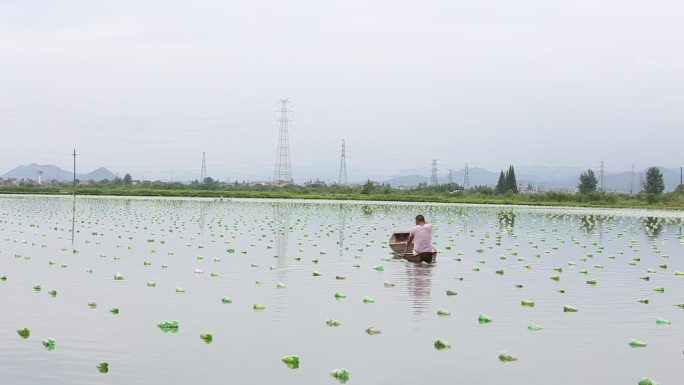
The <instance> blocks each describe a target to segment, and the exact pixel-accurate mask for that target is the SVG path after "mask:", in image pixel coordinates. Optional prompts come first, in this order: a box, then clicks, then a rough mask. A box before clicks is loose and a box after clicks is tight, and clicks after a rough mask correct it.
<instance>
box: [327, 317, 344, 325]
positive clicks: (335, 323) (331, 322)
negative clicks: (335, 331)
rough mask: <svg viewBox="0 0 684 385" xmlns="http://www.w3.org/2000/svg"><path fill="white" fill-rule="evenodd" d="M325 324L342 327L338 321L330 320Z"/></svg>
mask: <svg viewBox="0 0 684 385" xmlns="http://www.w3.org/2000/svg"><path fill="white" fill-rule="evenodd" d="M325 324H326V325H328V326H330V327H338V326H340V325H342V322H340V321H338V320H336V319H332V318H328V319H327V320H325Z"/></svg>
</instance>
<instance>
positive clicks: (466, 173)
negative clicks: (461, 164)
mask: <svg viewBox="0 0 684 385" xmlns="http://www.w3.org/2000/svg"><path fill="white" fill-rule="evenodd" d="M463 189H464V190H469V189H470V170H469V169H468V163H466V164H465V170H464V172H463Z"/></svg>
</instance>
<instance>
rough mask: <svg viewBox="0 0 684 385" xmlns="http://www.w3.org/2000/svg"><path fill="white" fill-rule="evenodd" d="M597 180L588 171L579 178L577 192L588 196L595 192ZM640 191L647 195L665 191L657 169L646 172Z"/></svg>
mask: <svg viewBox="0 0 684 385" xmlns="http://www.w3.org/2000/svg"><path fill="white" fill-rule="evenodd" d="M597 187H598V180H597V179H596V174H595V173H594V170H592V169H588V170H587V171H585V172H583V173H582V174H580V176H579V184H578V185H577V190H578V191H579V193H580V194H590V193H593V192H596V191H597ZM641 187H642V189H643V191H644V192H645V193H647V194H653V195H660V194H662V193H663V191H665V180H664V179H663V173H662V172H660V169H659V168H658V167H651V168H649V169H648V170H646V179H644V182H643V184H642V186H641Z"/></svg>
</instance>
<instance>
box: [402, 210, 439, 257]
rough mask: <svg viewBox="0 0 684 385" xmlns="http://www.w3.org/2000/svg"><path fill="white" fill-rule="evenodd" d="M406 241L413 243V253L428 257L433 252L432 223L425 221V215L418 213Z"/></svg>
mask: <svg viewBox="0 0 684 385" xmlns="http://www.w3.org/2000/svg"><path fill="white" fill-rule="evenodd" d="M408 243H409V244H410V243H413V254H414V255H416V256H419V257H421V260H422V257H426V258H427V257H429V256H431V255H432V253H433V252H434V249H433V248H432V223H430V222H426V221H425V217H423V216H422V215H418V216H417V217H416V225H415V226H413V228H412V229H411V233H410V234H409V239H408Z"/></svg>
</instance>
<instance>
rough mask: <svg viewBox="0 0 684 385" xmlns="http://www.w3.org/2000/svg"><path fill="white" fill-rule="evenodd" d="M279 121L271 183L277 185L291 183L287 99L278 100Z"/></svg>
mask: <svg viewBox="0 0 684 385" xmlns="http://www.w3.org/2000/svg"><path fill="white" fill-rule="evenodd" d="M280 103H281V107H280V119H279V120H278V128H279V130H278V147H277V149H276V161H275V170H274V171H273V182H274V183H277V184H288V183H292V181H293V180H292V166H291V164H290V142H289V138H288V135H289V133H288V129H289V126H290V120H289V116H288V114H289V112H290V111H288V110H287V103H289V101H288V99H280Z"/></svg>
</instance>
